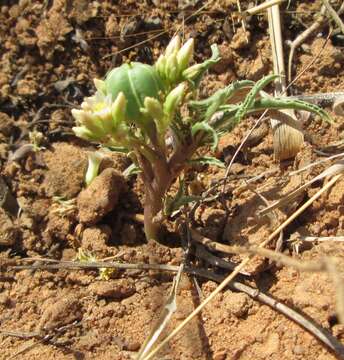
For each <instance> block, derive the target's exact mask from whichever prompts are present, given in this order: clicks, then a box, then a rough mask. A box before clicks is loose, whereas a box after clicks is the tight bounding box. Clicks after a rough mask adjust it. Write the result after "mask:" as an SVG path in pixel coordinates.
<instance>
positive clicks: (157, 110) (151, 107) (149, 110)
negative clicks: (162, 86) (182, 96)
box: [144, 96, 164, 120]
mask: <svg viewBox="0 0 344 360" xmlns="http://www.w3.org/2000/svg"><path fill="white" fill-rule="evenodd" d="M144 112H145V113H146V114H147V115H149V116H151V117H152V118H153V119H156V120H161V119H162V118H163V117H164V112H163V109H162V106H161V104H160V102H159V101H158V100H157V99H155V98H152V97H148V96H147V97H146V98H145V101H144Z"/></svg>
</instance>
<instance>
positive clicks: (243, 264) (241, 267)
mask: <svg viewBox="0 0 344 360" xmlns="http://www.w3.org/2000/svg"><path fill="white" fill-rule="evenodd" d="M341 176H342V174H339V175H336V176H334V177H333V178H332V179H331V180H330V181H329V182H328V183H327V184H326V185H324V187H323V188H321V189H320V190H319V191H318V192H317V193H316V194H314V195H313V196H312V197H311V198H310V199H309V200H308V201H307V202H306V203H305V204H303V205H302V206H301V207H300V208H299V209H298V210H297V211H295V212H294V213H293V214H292V215H291V216H290V217H289V218H288V219H287V220H286V221H284V222H283V223H282V224H281V225H280V226H278V227H277V229H276V230H275V231H274V232H273V233H272V234H271V235H270V236H269V237H268V238H267V239H266V240H264V241H263V242H262V243H261V244H260V245H259V247H260V248H263V247H265V246H266V245H268V244H269V243H270V242H271V241H272V240H273V239H274V238H275V237H276V236H277V235H279V233H280V232H281V231H282V230H283V229H284V228H285V227H286V226H288V225H289V224H290V223H291V222H292V221H293V220H295V219H296V218H297V217H298V216H299V215H300V214H301V213H302V212H303V211H304V210H305V209H307V208H308V207H309V206H310V205H311V204H312V203H313V202H314V201H315V200H316V199H318V198H319V197H320V196H321V195H322V194H323V193H324V192H326V191H327V190H328V189H330V188H331V186H332V185H334V184H335V182H336V181H337V180H338V179H339V178H340V177H341ZM253 256H254V255H252V254H250V255H248V256H247V257H246V258H245V259H244V260H243V261H242V262H241V263H240V264H239V265H238V266H237V267H236V268H235V269H234V271H233V272H232V273H231V274H230V275H228V276H227V277H226V278H225V279H224V280H223V281H222V283H221V284H220V285H219V286H218V287H217V288H216V289H215V290H214V291H213V292H212V293H211V294H210V295H209V296H208V297H207V298H206V299H205V300H204V301H203V302H202V303H201V304H200V305H199V306H198V307H197V308H196V309H195V310H194V311H193V312H192V313H191V314H189V316H187V318H186V319H184V320H183V321H182V322H181V323H180V324H179V325H178V326H177V327H176V328H175V329H174V330H173V331H172V332H171V333H170V334H169V335H168V336H167V337H166V338H165V339H164V340H163V341H162V342H161V343H160V344H159V345H158V346H157V347H156V348H155V349H154V350H153V351H152V352H150V353H149V354H148V355H147V356H146V357H145V359H144V360H149V359H152V358H153V356H154V355H156V354H157V353H158V352H159V351H160V350H161V349H162V347H163V346H164V345H165V344H167V343H168V342H169V341H170V340H171V339H172V338H173V337H175V336H176V335H177V334H178V333H179V332H180V331H181V330H182V329H183V328H184V327H185V326H186V325H187V324H188V323H189V322H190V321H191V320H192V319H193V318H194V317H195V316H197V315H198V314H199V313H200V312H201V311H202V309H203V308H204V307H205V306H206V305H207V304H208V303H209V302H210V301H212V300H213V299H214V297H215V296H216V295H217V294H219V293H220V292H221V291H222V290H223V289H225V288H226V287H227V286H228V285H229V284H230V282H231V281H232V280H233V279H234V278H235V277H236V276H237V275H238V273H239V272H240V271H241V270H244V268H245V267H246V265H247V264H248V263H249V262H250V260H251V258H252V257H253Z"/></svg>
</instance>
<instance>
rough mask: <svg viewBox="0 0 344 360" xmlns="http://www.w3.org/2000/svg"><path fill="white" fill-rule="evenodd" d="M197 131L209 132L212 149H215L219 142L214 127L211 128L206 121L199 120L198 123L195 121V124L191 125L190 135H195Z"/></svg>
mask: <svg viewBox="0 0 344 360" xmlns="http://www.w3.org/2000/svg"><path fill="white" fill-rule="evenodd" d="M198 131H204V132H206V133H209V134H210V135H211V136H212V138H213V141H212V143H213V146H212V150H213V151H214V150H216V148H217V145H218V143H219V137H218V134H217V132H216V131H215V130H214V128H212V127H211V126H210V125H209V124H208V123H206V122H199V123H196V124H195V125H193V126H192V128H191V135H192V137H194V136H195V134H196V133H197V132H198Z"/></svg>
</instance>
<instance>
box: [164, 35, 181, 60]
mask: <svg viewBox="0 0 344 360" xmlns="http://www.w3.org/2000/svg"><path fill="white" fill-rule="evenodd" d="M179 49H180V36H179V35H176V36H175V37H174V38H172V40H171V41H170V42H169V44H168V45H167V47H166V50H165V56H166V57H167V58H168V57H169V56H170V55H172V54H175V53H177V52H178V51H179Z"/></svg>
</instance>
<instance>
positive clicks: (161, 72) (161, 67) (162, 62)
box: [155, 55, 166, 79]
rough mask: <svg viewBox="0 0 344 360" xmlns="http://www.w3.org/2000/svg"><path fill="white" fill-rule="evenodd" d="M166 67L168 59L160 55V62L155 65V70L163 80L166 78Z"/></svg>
mask: <svg viewBox="0 0 344 360" xmlns="http://www.w3.org/2000/svg"><path fill="white" fill-rule="evenodd" d="M165 66H166V57H165V56H164V55H160V56H159V58H158V60H157V61H156V63H155V68H156V70H157V72H158V73H159V75H160V77H161V78H163V79H164V78H165Z"/></svg>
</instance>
